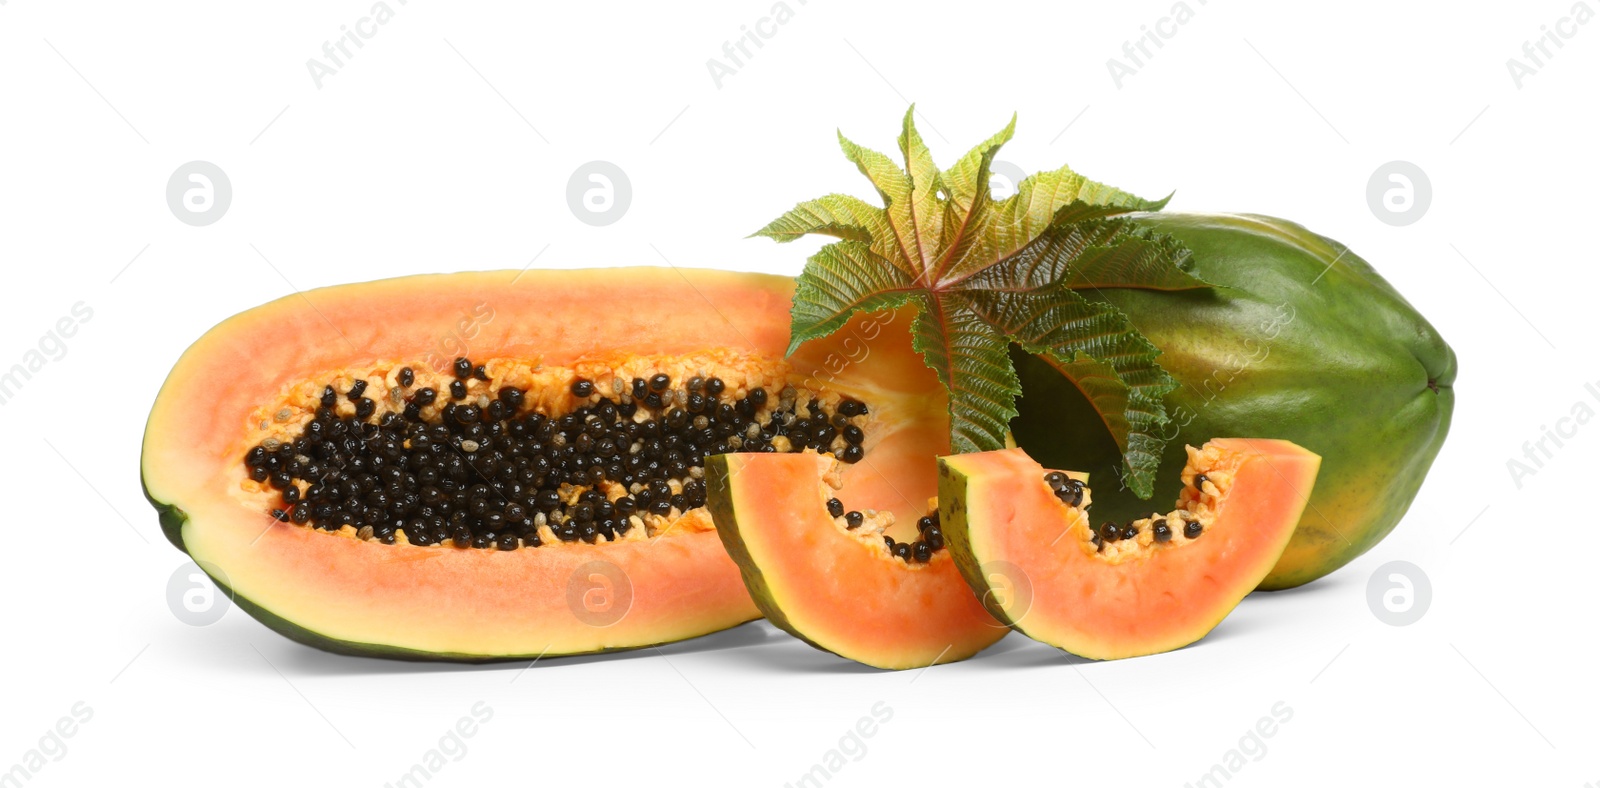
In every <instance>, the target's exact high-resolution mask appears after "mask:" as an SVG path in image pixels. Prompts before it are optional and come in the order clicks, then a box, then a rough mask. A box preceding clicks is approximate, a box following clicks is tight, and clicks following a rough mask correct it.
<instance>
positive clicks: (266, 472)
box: [244, 358, 867, 550]
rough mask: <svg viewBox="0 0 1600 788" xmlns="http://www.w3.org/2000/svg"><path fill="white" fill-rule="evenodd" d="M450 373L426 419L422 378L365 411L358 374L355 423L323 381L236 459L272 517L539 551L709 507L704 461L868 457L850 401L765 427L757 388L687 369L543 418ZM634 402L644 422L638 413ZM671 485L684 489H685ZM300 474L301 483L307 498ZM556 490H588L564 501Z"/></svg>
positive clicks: (379, 534)
mask: <svg viewBox="0 0 1600 788" xmlns="http://www.w3.org/2000/svg"><path fill="white" fill-rule="evenodd" d="M454 371H455V376H456V380H454V381H452V382H451V385H450V392H449V393H448V394H447V396H449V397H450V399H451V400H453V401H452V402H450V403H449V404H447V405H445V406H444V408H443V409H442V410H441V411H440V412H439V415H438V418H435V419H432V420H426V419H424V417H423V416H422V410H421V409H422V408H424V407H426V406H428V405H430V404H433V403H434V402H435V401H437V399H438V398H439V397H440V393H439V392H437V391H435V390H434V389H431V388H421V389H417V390H416V391H415V392H412V393H411V394H410V396H409V398H408V400H407V403H406V405H405V407H404V409H403V410H402V411H401V412H398V413H395V412H389V413H384V414H383V415H381V416H378V417H377V418H373V416H374V413H375V411H376V405H375V404H371V403H372V400H370V399H367V398H366V397H365V396H363V395H364V394H365V389H366V384H365V382H362V381H357V382H356V383H355V384H354V385H352V386H351V387H350V389H349V390H348V391H346V392H344V394H343V395H342V396H344V397H346V398H348V399H349V400H350V401H352V402H354V403H356V416H355V417H354V418H350V417H340V416H339V415H337V411H336V410H335V408H336V406H337V404H338V397H339V396H341V395H340V394H339V392H337V391H335V390H334V389H333V387H332V386H328V387H326V388H325V389H324V390H323V395H322V399H321V402H320V403H319V404H320V407H319V408H318V409H317V411H316V414H315V415H314V416H313V418H312V420H311V421H310V422H309V423H308V424H307V425H306V427H305V430H304V432H303V433H302V434H301V435H299V436H298V437H296V438H295V439H294V440H292V441H289V442H277V441H270V442H263V443H262V444H258V445H256V446H254V447H252V448H251V449H250V450H249V451H248V452H247V453H246V454H245V458H244V461H245V466H246V468H247V469H248V472H249V475H250V478H251V479H254V480H255V481H257V482H262V483H264V484H267V485H269V486H270V487H271V488H272V489H273V490H276V491H278V494H279V501H277V502H275V503H277V505H276V506H274V507H273V508H272V509H271V515H272V516H273V517H275V518H277V519H279V520H282V521H287V522H294V523H298V524H307V525H311V526H312V527H315V528H320V529H324V530H329V531H336V530H338V529H339V528H340V527H342V526H344V525H346V524H350V525H353V526H355V527H357V528H358V529H359V530H360V535H361V537H362V538H370V539H375V540H377V541H380V542H383V543H385V544H393V543H394V542H395V541H396V535H397V534H399V533H404V535H405V537H406V540H407V541H408V542H410V543H411V544H416V545H436V544H442V543H446V542H448V543H450V544H453V545H455V546H456V547H477V548H489V547H494V548H498V549H501V550H513V549H516V548H517V547H518V546H519V545H520V546H533V547H537V546H539V545H540V544H541V538H540V536H539V533H538V528H539V526H541V525H548V526H549V527H550V528H551V529H552V531H553V532H554V533H555V535H556V536H557V538H559V539H560V540H561V541H564V542H577V541H584V542H588V543H591V544H592V543H595V542H597V541H599V540H600V538H601V537H604V538H605V539H606V540H612V539H616V538H617V537H619V536H622V535H625V534H627V533H628V531H629V530H630V529H631V528H632V524H631V523H630V521H629V519H628V518H629V516H631V515H634V514H645V513H651V514H656V515H662V516H665V515H668V514H670V513H671V512H672V511H673V510H677V511H678V512H679V513H682V512H686V511H688V510H690V509H694V508H696V507H700V506H704V505H705V502H706V487H705V482H704V481H703V480H702V479H701V478H700V476H701V473H700V472H699V471H695V470H693V469H696V468H703V467H704V463H705V458H706V457H707V456H708V455H712V454H721V453H726V452H731V451H741V452H754V451H763V452H772V451H777V447H776V446H774V445H773V440H774V438H776V437H777V436H779V435H783V436H786V437H787V438H788V439H789V441H790V450H791V451H805V450H807V449H822V450H824V451H826V450H828V449H829V448H830V447H831V444H832V443H833V441H834V439H835V438H837V437H839V436H841V435H842V436H843V437H844V438H845V441H846V442H847V444H848V446H847V448H846V449H845V450H844V451H843V452H842V453H841V457H840V459H842V460H844V461H846V462H855V461H857V460H859V459H861V457H862V448H861V443H862V439H863V437H864V436H863V435H862V434H861V429H860V428H859V427H858V426H856V425H854V424H852V423H851V422H850V419H852V418H854V417H855V416H860V415H864V414H865V413H866V412H867V406H866V405H865V404H863V403H861V402H858V401H855V400H844V401H843V402H841V403H840V404H839V406H838V408H837V409H836V411H837V412H836V413H833V414H829V413H827V412H826V410H825V409H824V408H823V407H822V405H821V404H819V403H818V401H816V400H811V401H810V402H808V403H807V404H806V406H805V411H806V413H805V415H804V416H801V415H799V414H798V413H797V408H795V407H794V405H793V404H792V400H791V398H790V397H789V396H785V397H784V398H783V399H782V401H781V402H780V407H778V408H776V409H775V410H774V412H773V413H772V414H771V415H770V416H769V417H768V419H767V420H766V421H765V422H763V421H758V420H757V415H756V414H757V413H758V412H760V411H761V410H762V408H763V406H765V405H766V403H767V400H768V395H767V392H766V391H765V390H764V389H760V388H757V389H752V390H751V391H750V392H749V393H748V395H747V396H745V397H741V398H739V399H737V400H734V401H723V400H722V398H721V395H722V394H723V393H724V391H725V390H726V385H725V384H724V383H723V381H722V380H721V379H719V378H715V377H710V378H702V377H698V376H697V377H694V378H690V379H689V380H688V381H687V383H686V385H685V387H684V389H683V390H677V391H674V390H671V382H672V381H671V379H670V378H669V377H668V376H667V375H665V374H657V375H653V376H651V377H650V378H638V379H635V380H633V381H632V387H631V392H630V393H631V394H632V395H633V396H632V398H631V400H627V401H614V400H611V399H608V398H601V399H599V400H598V401H594V402H592V403H591V404H586V405H584V406H582V407H579V408H578V409H576V410H574V411H572V412H571V413H567V414H565V415H562V416H558V417H554V418H552V417H548V416H546V415H544V414H541V413H535V412H526V411H524V409H523V405H524V399H525V393H524V392H523V391H522V390H520V389H517V388H513V387H500V388H499V389H498V390H497V391H496V393H495V398H494V399H493V400H492V401H491V402H490V403H489V404H488V405H487V406H486V407H479V406H478V405H477V404H476V403H460V404H458V402H456V401H459V400H464V399H466V397H467V392H468V389H467V383H466V381H467V380H468V379H469V378H476V379H478V380H481V381H485V382H492V381H490V380H489V377H488V375H487V374H485V372H484V368H483V367H482V366H474V365H473V364H472V363H471V362H470V361H469V360H468V359H465V358H461V359H457V360H456V362H455V367H454ZM397 379H398V382H399V384H400V386H401V387H402V388H404V389H410V388H411V386H412V385H413V384H414V382H415V373H414V372H413V371H412V370H411V369H410V368H406V369H402V370H401V371H400V372H399V373H398V375H397ZM595 391H596V388H595V385H594V383H593V382H592V381H588V380H582V379H580V380H576V381H574V382H573V383H572V393H573V395H574V396H576V397H579V398H581V399H589V398H592V396H593V395H594V394H595ZM640 409H644V410H645V411H646V412H647V413H648V414H649V418H648V419H645V420H644V421H639V422H636V421H634V415H635V413H637V412H638V411H639V410H640ZM636 444H637V446H638V448H637V449H635V448H634V447H635V445H636ZM669 480H676V481H678V482H679V483H680V491H679V492H673V490H672V487H671V485H669V484H668V481H669ZM296 481H304V482H306V483H307V485H308V486H307V487H306V489H305V491H304V492H303V493H302V491H301V490H300V488H299V487H298V486H296V484H295V482H296ZM602 481H611V482H616V483H618V484H621V485H622V486H623V487H624V488H625V489H629V490H630V493H628V494H625V495H623V496H622V497H620V498H618V499H616V500H615V501H611V500H607V499H606V498H605V496H603V495H602V494H601V493H600V492H599V491H598V490H596V489H593V488H594V486H595V485H598V484H599V483H601V482H602ZM562 485H572V486H574V487H580V488H584V487H587V488H590V489H586V490H584V491H583V492H582V493H581V495H580V497H579V499H578V500H577V501H575V502H573V503H571V504H568V503H566V502H565V501H564V500H563V498H562V495H561V493H560V489H561V487H562ZM635 485H637V486H638V488H639V489H638V490H636V491H633V487H634V486H635Z"/></svg>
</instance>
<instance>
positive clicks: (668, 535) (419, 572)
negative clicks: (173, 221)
mask: <svg viewBox="0 0 1600 788" xmlns="http://www.w3.org/2000/svg"><path fill="white" fill-rule="evenodd" d="M793 286H794V285H793V281H792V280H790V279H788V278H784V277H776V276H766V275H758V274H734V273H722V272H714V271H695V270H685V269H673V268H633V269H591V270H578V271H525V272H516V271H492V272H477V273H462V274H448V275H431V276H414V277H406V278H400V279H390V280H383V281H377V282H370V283H364V284H355V285H344V286H338V287H330V288H324V289H319V290H312V291H308V292H305V293H302V294H297V295H293V296H289V297H286V298H282V299H279V300H277V301H273V302H271V303H268V304H266V305H263V306H260V307H256V308H254V309H251V310H249V311H246V312H244V313H241V314H239V315H236V316H234V317H232V318H229V319H228V320H226V321H224V322H222V323H221V324H219V325H218V326H216V327H215V328H213V329H211V330H210V331H209V332H207V333H206V334H205V335H204V336H202V337H201V338H200V339H199V340H198V341H196V342H195V344H194V345H193V346H192V347H190V348H189V349H188V351H187V352H185V353H184V354H183V356H182V357H181V358H180V359H179V360H178V362H177V364H176V365H175V367H174V368H173V370H172V372H171V373H170V375H169V376H168V378H167V380H166V383H165V384H164V385H163V386H162V389H161V392H160V394H159V395H158V396H157V398H156V401H155V404H154V406H153V408H152V410H151V414H150V419H149V423H148V425H147V427H146V431H145V437H144V448H143V456H142V458H141V471H142V476H143V482H144V487H145V492H146V496H147V497H148V498H149V500H150V501H151V503H152V504H153V505H154V506H155V507H156V509H157V510H158V511H159V512H160V516H161V522H162V526H163V529H164V531H165V533H166V535H167V536H168V538H169V539H170V540H171V541H172V542H173V544H175V545H176V546H178V547H179V548H180V549H182V550H184V551H186V552H187V553H189V554H190V555H191V556H192V557H193V558H194V559H195V560H196V561H197V563H198V564H199V565H200V566H201V567H203V568H205V569H206V571H207V572H209V573H211V574H212V576H213V578H214V579H215V580H216V581H217V582H218V583H219V584H221V585H223V586H224V587H225V588H226V589H228V590H229V591H230V592H231V593H232V594H233V595H234V598H235V600H236V601H237V602H238V604H239V605H240V607H241V608H243V609H244V610H246V611H247V612H249V613H250V614H252V615H254V616H255V617H256V618H258V619H260V620H261V621H263V622H264V623H266V624H267V625H268V626H271V627H272V628H274V629H276V630H278V631H279V632H282V633H283V634H285V635H287V636H289V637H291V638H294V639H296V640H299V641H301V642H305V643H308V644H311V645H314V646H317V647H320V648H324V649H328V650H332V651H338V652H345V653H357V654H371V655H380V656H390V657H402V658H417V659H457V660H475V661H476V660H493V659H509V658H517V657H531V656H535V655H541V654H543V655H557V654H572V653H582V652H592V651H601V650H610V649H624V648H635V647H640V646H645V645H650V644H655V643H661V642H665V641H672V640H678V639H682V638H687V637H692V636H696V635H701V634H705V633H708V632H712V631H715V630H718V629H723V628H726V627H730V626H733V625H736V624H739V623H741V622H744V621H748V620H751V619H753V618H755V617H757V616H758V615H759V611H758V610H757V608H756V606H755V605H754V604H753V603H752V601H751V599H750V597H749V595H748V594H747V593H746V591H745V589H744V586H743V585H742V584H741V582H740V580H739V575H738V572H737V570H736V568H735V566H734V564H733V562H732V561H730V560H729V558H728V556H727V554H726V552H725V551H724V550H723V548H722V546H721V545H720V544H719V542H718V538H717V536H716V535H715V534H714V533H713V530H714V523H713V521H712V519H711V517H710V516H709V515H708V514H707V512H706V511H705V509H704V508H703V503H704V497H705V482H704V478H703V475H704V472H703V463H704V461H705V458H706V457H707V456H709V455H713V454H717V453H720V452H740V451H743V452H770V453H784V452H806V453H809V454H810V455H811V456H813V457H816V456H820V455H819V454H818V452H826V453H828V454H829V455H831V456H837V457H838V458H839V459H840V460H841V461H842V463H843V471H842V473H843V475H844V476H845V477H846V478H848V479H849V480H850V483H851V484H852V486H853V487H855V488H857V489H860V490H862V491H863V492H864V494H868V495H872V496H874V497H875V498H876V499H878V500H883V501H888V500H890V499H891V497H892V496H894V495H895V494H896V491H901V492H904V493H905V494H906V495H908V496H921V498H918V499H910V500H919V501H921V500H926V497H927V496H929V495H932V493H933V487H934V480H933V475H932V474H931V473H928V472H925V469H921V468H915V466H916V463H912V462H908V461H907V460H908V458H912V457H915V458H928V457H931V456H934V455H936V454H938V453H939V452H940V451H941V450H943V448H944V447H945V446H946V445H947V437H946V436H947V434H948V422H947V420H946V419H947V417H946V416H945V415H944V399H943V397H942V395H941V393H940V392H941V391H942V389H940V387H939V385H938V382H937V380H936V379H935V378H934V376H933V373H932V372H931V371H930V370H928V369H927V368H926V367H925V366H923V365H922V363H921V360H920V356H919V355H918V354H917V353H915V351H914V350H913V349H912V347H911V342H910V339H909V335H908V332H906V331H892V330H887V327H888V325H889V324H891V323H894V322H895V321H897V320H901V319H904V317H903V316H902V315H900V314H899V313H896V312H892V311H889V312H880V313H872V314H862V315H858V316H857V317H856V318H854V319H853V320H852V321H851V322H850V324H849V325H848V326H847V327H846V329H845V330H842V331H840V332H839V333H838V334H836V335H834V336H833V337H830V338H828V339H826V340H820V341H816V342H811V343H808V344H806V345H805V346H803V347H801V348H800V349H799V351H798V352H796V353H795V354H793V355H792V356H790V357H788V358H785V355H784V354H785V350H786V349H787V346H788V344H789V332H788V323H789V318H788V313H789V303H790V299H791V296H792V293H793ZM869 357H870V361H869ZM913 469H915V470H913ZM904 507H905V508H906V509H907V510H908V511H909V510H910V509H912V508H914V507H913V505H912V504H911V503H910V502H909V500H908V501H906V502H905V504H904Z"/></svg>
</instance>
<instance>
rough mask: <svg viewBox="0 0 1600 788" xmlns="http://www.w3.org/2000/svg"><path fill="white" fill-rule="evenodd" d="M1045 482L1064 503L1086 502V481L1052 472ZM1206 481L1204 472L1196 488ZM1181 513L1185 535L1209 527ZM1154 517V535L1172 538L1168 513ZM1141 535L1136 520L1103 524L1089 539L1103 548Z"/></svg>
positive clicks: (1166, 539)
mask: <svg viewBox="0 0 1600 788" xmlns="http://www.w3.org/2000/svg"><path fill="white" fill-rule="evenodd" d="M1044 481H1045V483H1046V484H1048V485H1050V490H1051V492H1053V493H1055V495H1056V498H1058V499H1059V500H1060V501H1061V502H1062V503H1064V504H1066V505H1068V506H1077V505H1079V504H1081V503H1083V483H1082V482H1080V481H1078V480H1077V479H1073V478H1070V477H1068V476H1067V475H1066V474H1064V473H1061V472H1060V471H1051V472H1049V473H1047V474H1045V475H1044ZM1205 483H1206V477H1205V474H1200V475H1198V476H1196V477H1195V479H1194V488H1195V489H1196V490H1199V489H1201V488H1202V487H1203V486H1204V485H1205ZM1178 516H1179V517H1181V518H1182V519H1183V535H1184V536H1186V537H1188V538H1190V539H1195V538H1198V537H1199V536H1200V534H1201V533H1202V532H1204V530H1205V527H1204V526H1202V525H1201V524H1200V522H1199V521H1198V520H1195V519H1194V516H1193V515H1191V514H1189V513H1188V512H1179V513H1178ZM1150 519H1152V520H1153V521H1154V524H1153V525H1151V527H1150V534H1151V536H1153V537H1154V538H1155V540H1156V541H1157V542H1170V541H1172V526H1170V525H1167V521H1166V515H1164V514H1162V513H1160V512H1156V513H1154V514H1152V515H1150ZM1138 538H1139V523H1138V522H1137V521H1132V522H1127V523H1122V524H1117V523H1101V524H1100V526H1099V527H1098V528H1095V529H1094V534H1093V536H1091V537H1090V539H1089V541H1090V542H1092V543H1093V544H1094V549H1095V550H1096V551H1099V550H1102V549H1104V548H1105V546H1106V545H1107V544H1110V543H1111V542H1117V541H1122V540H1126V539H1138Z"/></svg>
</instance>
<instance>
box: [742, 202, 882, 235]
mask: <svg viewBox="0 0 1600 788" xmlns="http://www.w3.org/2000/svg"><path fill="white" fill-rule="evenodd" d="M883 222H884V219H883V209H881V208H874V207H872V206H871V205H869V204H868V203H867V202H866V201H865V200H861V199H859V198H856V197H851V196H849V195H846V194H830V195H828V196H826V197H819V198H817V199H815V200H807V201H805V202H803V203H800V204H799V205H796V206H795V207H794V208H792V209H790V210H789V212H788V213H786V214H784V215H782V216H780V217H778V218H777V219H775V220H773V222H772V223H771V224H769V225H767V226H766V227H763V228H761V229H759V230H757V231H755V232H754V233H751V236H752V237H754V236H758V235H759V236H765V237H767V238H771V239H773V240H774V241H777V242H778V243H788V242H790V241H793V240H795V239H798V238H800V237H802V236H805V235H810V234H813V233H815V234H819V235H831V236H833V237H835V238H845V239H849V240H852V241H866V242H869V243H870V242H871V241H872V238H873V236H874V235H875V234H877V233H881V232H882V227H881V225H882V224H883Z"/></svg>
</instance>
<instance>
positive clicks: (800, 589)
mask: <svg viewBox="0 0 1600 788" xmlns="http://www.w3.org/2000/svg"><path fill="white" fill-rule="evenodd" d="M930 460H931V456H930V457H927V458H923V459H922V461H921V462H908V463H907V466H908V467H910V468H913V469H916V470H920V471H921V472H922V475H923V476H925V477H928V478H932V477H933V473H932V471H933V468H932V466H931V462H930ZM869 462H870V460H869ZM843 471H844V468H843V466H842V465H840V464H839V463H837V462H836V461H834V460H833V459H832V458H830V457H827V456H825V455H820V454H787V455H775V456H762V455H749V454H725V455H719V456H715V457H711V458H709V459H708V460H707V462H706V479H707V483H708V486H709V495H708V501H709V504H708V505H709V506H710V508H711V512H712V515H713V517H715V519H716V521H717V525H718V527H717V535H718V536H720V537H721V538H722V543H723V545H724V546H726V547H727V549H728V553H729V554H730V555H732V556H733V558H734V561H735V562H737V563H738V565H739V569H740V571H741V573H742V575H743V577H744V581H745V586H746V587H748V588H749V589H750V595H751V596H752V597H753V598H754V599H755V601H756V605H757V606H758V607H760V608H761V612H762V613H763V614H765V615H766V617H767V620H768V621H771V622H772V623H773V624H774V625H775V626H777V627H778V628H780V629H782V630H784V631H785V632H788V633H789V634H791V635H794V636H795V637H798V638H800V639H801V640H804V641H805V642H807V643H810V644H811V645H813V646H816V647H817V648H819V649H823V650H824V651H831V652H833V653H835V654H838V655H839V656H842V657H846V658H848V659H853V660H855V661H857V662H861V663H863V664H867V665H871V666H874V667H879V668H886V669H890V670H903V669H906V668H924V667H928V666H929V665H933V664H937V663H943V662H954V661H957V660H962V659H966V658H968V657H970V656H972V655H974V654H976V653H978V652H979V651H982V650H983V649H985V648H987V647H988V646H990V645H991V644H993V643H994V642H995V641H997V640H999V639H1000V638H1002V637H1004V636H1005V635H1006V633H1007V632H1008V630H1007V629H1006V627H1005V625H1004V624H1001V623H1000V622H998V621H996V620H995V619H994V618H993V617H992V616H990V615H989V614H988V613H987V612H985V611H984V608H983V605H981V604H979V602H978V600H977V599H976V598H975V597H974V596H973V595H972V592H971V590H970V589H968V587H967V585H966V583H965V582H964V581H963V580H962V579H961V575H960V574H959V572H958V571H957V569H956V565H955V563H954V562H953V561H952V560H951V559H950V553H949V551H947V550H944V549H943V547H944V537H943V535H942V533H941V531H940V528H939V520H938V516H939V512H938V509H937V504H935V503H933V501H932V499H925V500H926V501H927V502H928V503H927V507H926V510H925V511H924V512H922V513H921V515H920V516H919V517H917V518H916V519H915V521H916V523H917V533H916V536H915V538H914V539H913V541H910V542H905V541H900V540H898V539H896V538H895V537H896V534H907V533H909V529H907V528H905V527H904V526H903V523H904V522H905V521H904V520H903V519H901V520H898V522H900V523H902V526H901V527H900V528H895V527H894V526H895V525H896V523H897V518H896V516H895V513H894V512H893V511H891V510H889V509H887V508H886V509H883V510H879V509H866V510H862V509H850V508H847V507H846V506H845V505H844V503H843V502H842V501H841V500H840V498H839V497H838V496H839V495H841V494H846V493H845V492H841V491H842V490H843V491H847V493H848V495H849V497H850V499H851V500H852V501H853V502H860V501H872V500H888V501H894V500H898V496H896V497H895V498H891V499H883V498H876V497H875V492H876V491H871V490H858V489H855V488H854V485H853V484H851V483H850V482H851V481H852V480H850V479H849V478H848V474H847V472H843ZM902 511H903V510H902Z"/></svg>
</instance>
